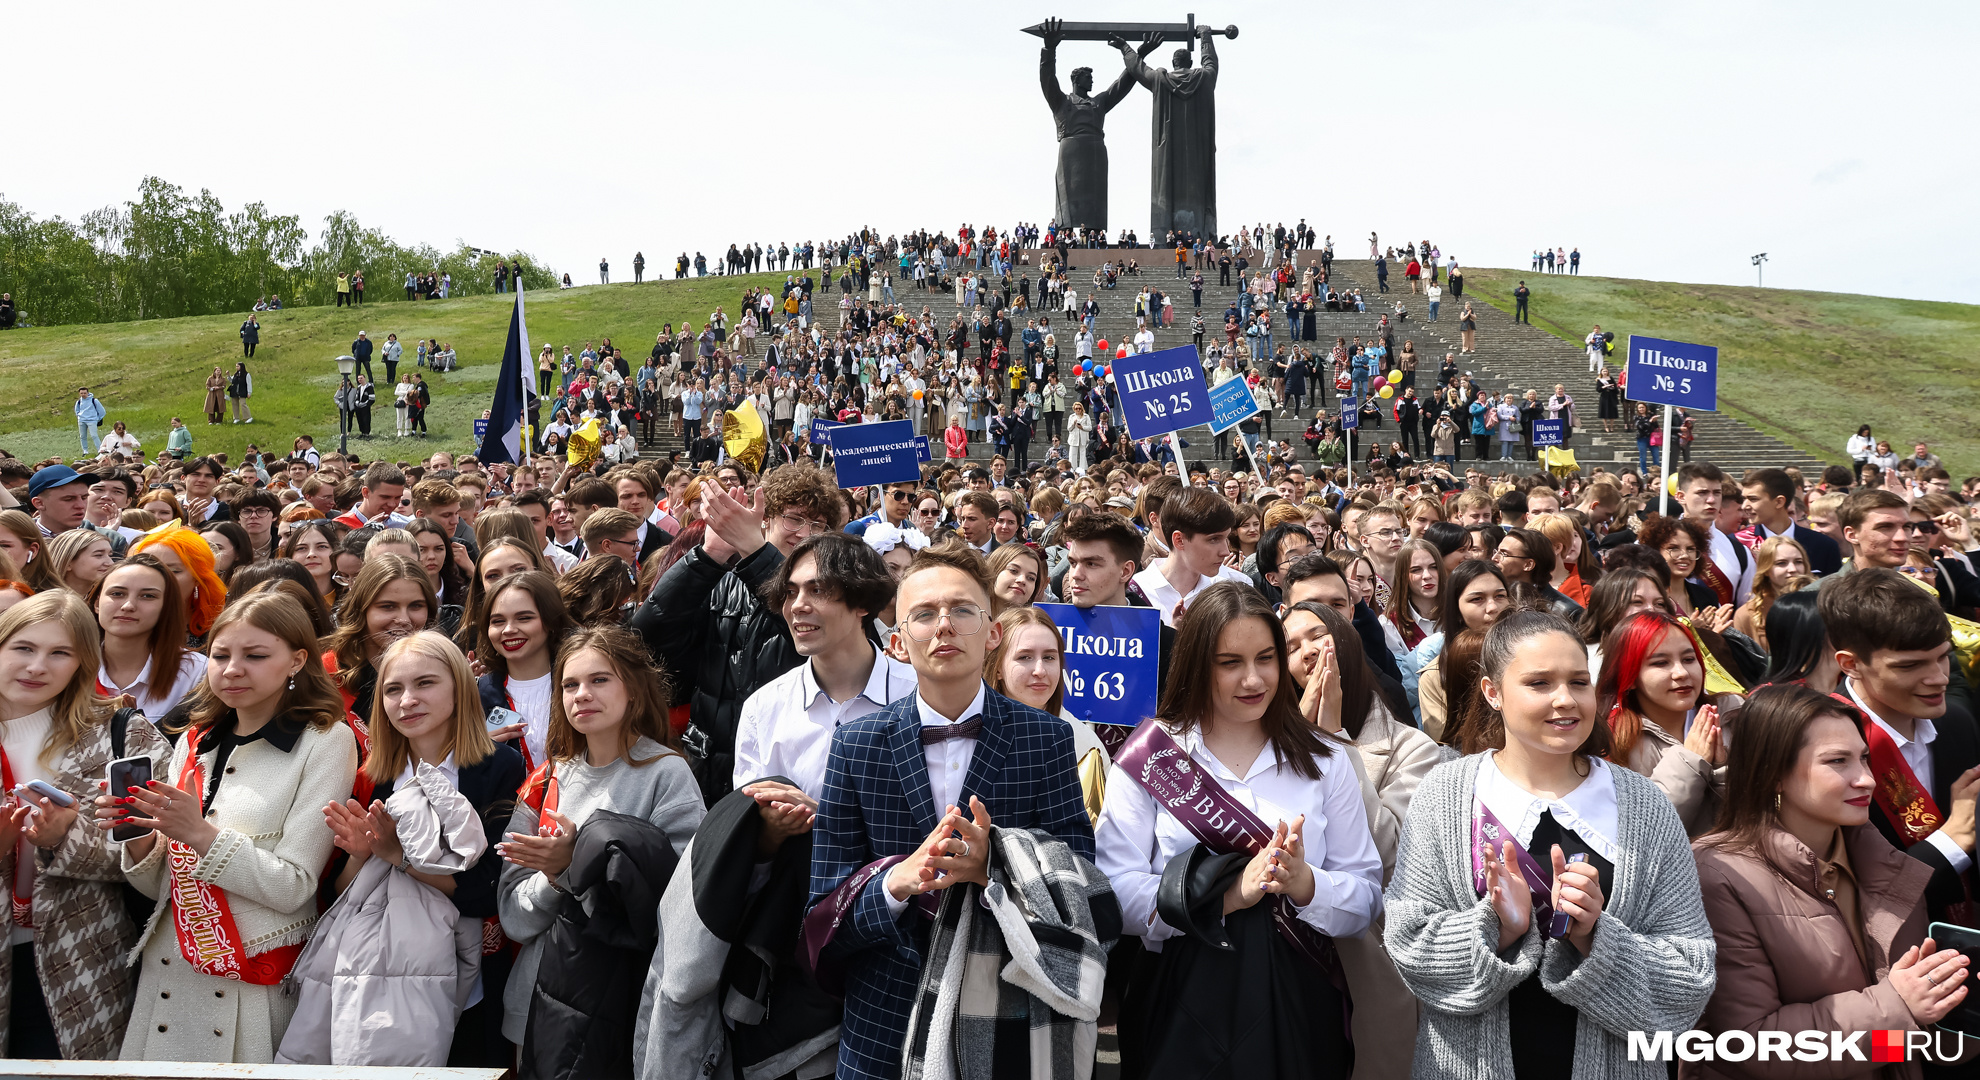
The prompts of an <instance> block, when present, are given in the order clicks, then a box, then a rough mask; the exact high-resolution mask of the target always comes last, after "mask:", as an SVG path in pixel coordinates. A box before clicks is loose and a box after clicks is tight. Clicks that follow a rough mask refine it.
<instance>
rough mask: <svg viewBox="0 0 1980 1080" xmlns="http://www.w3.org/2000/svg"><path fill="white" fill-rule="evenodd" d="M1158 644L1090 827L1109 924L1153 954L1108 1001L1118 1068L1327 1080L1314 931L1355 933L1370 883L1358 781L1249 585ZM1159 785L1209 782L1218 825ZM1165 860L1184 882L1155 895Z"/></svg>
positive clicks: (1321, 966)
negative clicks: (1119, 1003)
mask: <svg viewBox="0 0 1980 1080" xmlns="http://www.w3.org/2000/svg"><path fill="white" fill-rule="evenodd" d="M1175 650H1176V655H1175V659H1174V661H1173V663H1172V665H1171V667H1170V679H1169V683H1168V685H1167V686H1166V687H1165V688H1164V693H1163V700H1162V705H1161V708H1160V709H1159V710H1157V712H1156V715H1155V716H1154V717H1153V718H1152V719H1151V720H1149V721H1147V722H1144V723H1143V724H1142V725H1141V727H1140V728H1139V729H1137V731H1136V733H1135V735H1134V736H1133V737H1132V738H1130V739H1129V740H1128V742H1127V744H1126V745H1124V746H1123V747H1122V748H1121V751H1120V753H1119V754H1117V755H1116V756H1115V764H1114V768H1113V769H1112V770H1111V771H1110V772H1109V774H1108V777H1107V798H1106V806H1105V808H1104V809H1103V810H1102V811H1101V814H1100V823H1099V825H1098V827H1097V828H1096V829H1095V830H1094V831H1095V838H1096V844H1097V849H1098V857H1097V859H1096V864H1097V865H1098V866H1099V868H1100V870H1101V871H1102V872H1103V873H1105V874H1106V875H1107V876H1108V878H1110V879H1111V880H1112V882H1113V886H1114V893H1115V895H1116V896H1117V897H1118V898H1119V900H1120V905H1121V912H1122V915H1123V917H1124V920H1125V923H1126V925H1125V928H1124V933H1127V934H1130V935H1134V936H1138V937H1140V938H1141V939H1142V941H1143V943H1144V945H1145V946H1146V947H1147V948H1148V950H1149V951H1150V952H1153V953H1156V954H1157V955H1156V956H1155V958H1154V961H1153V963H1152V964H1151V965H1150V967H1149V969H1148V971H1147V977H1146V978H1143V979H1140V980H1137V981H1136V983H1135V984H1134V985H1133V986H1131V987H1130V988H1129V991H1128V996H1127V1000H1126V1002H1125V1003H1124V1005H1123V1007H1122V1014H1121V1027H1122V1031H1121V1047H1122V1050H1123V1052H1124V1055H1125V1056H1124V1058H1123V1061H1122V1071H1123V1073H1124V1074H1126V1075H1131V1076H1155V1077H1168V1076H1175V1077H1198V1076H1204V1075H1210V1074H1213V1073H1217V1072H1220V1071H1224V1070H1227V1069H1229V1068H1231V1067H1232V1062H1233V1060H1234V1057H1233V1055H1237V1058H1236V1059H1237V1060H1242V1061H1243V1062H1245V1063H1246V1071H1248V1072H1258V1073H1262V1074H1264V1075H1289V1074H1292V1073H1298V1074H1300V1075H1304V1076H1319V1077H1344V1076H1346V1075H1348V1071H1349V1068H1350V1063H1351V1061H1352V1056H1351V1050H1350V1046H1349V1043H1348V1041H1347V1040H1348V1032H1347V1030H1346V1026H1345V1023H1344V1018H1343V1017H1344V1014H1343V1009H1342V1006H1343V1004H1344V1002H1343V1000H1342V996H1341V993H1340V991H1339V990H1337V989H1336V988H1335V987H1336V985H1337V983H1338V980H1339V979H1340V971H1339V959H1338V953H1337V952H1336V951H1335V949H1334V947H1333V942H1332V940H1331V938H1333V937H1351V936H1354V935H1356V934H1360V933H1361V932H1362V931H1363V930H1365V929H1366V928H1367V927H1368V925H1369V923H1370V921H1371V920H1372V919H1373V917H1374V915H1375V911H1376V907H1377V905H1378V903H1379V896H1378V891H1379V882H1380V880H1381V856H1380V854H1379V852H1378V851H1377V850H1376V848H1375V843H1374V840H1373V838H1372V836H1371V834H1370V831H1369V825H1368V816H1367V811H1366V809H1365V808H1364V806H1363V804H1362V799H1361V784H1360V781H1359V779H1358V778H1357V777H1356V775H1355V770H1354V768H1353V765H1352V763H1351V762H1349V761H1348V760H1347V759H1346V757H1345V756H1344V755H1343V754H1342V753H1341V750H1342V748H1341V747H1340V746H1339V744H1338V743H1335V742H1334V741H1333V740H1332V739H1331V738H1329V737H1328V736H1326V735H1323V734H1322V733H1321V732H1320V731H1318V730H1317V729H1316V728H1315V727H1314V726H1313V725H1312V724H1309V723H1308V722H1307V721H1306V720H1305V718H1304V717H1303V716H1302V715H1301V714H1300V708H1299V697H1300V693H1299V688H1298V684H1297V683H1295V682H1294V680H1293V675H1292V671H1291V669H1290V667H1289V665H1288V663H1287V658H1286V656H1287V654H1286V637H1285V631H1284V629H1283V628H1282V627H1281V626H1280V624H1279V621H1278V619H1276V618H1275V617H1274V616H1273V613H1272V608H1271V606H1270V605H1269V604H1267V603H1266V601H1265V598H1264V597H1263V596H1262V595H1261V594H1259V592H1258V591H1257V590H1255V589H1252V588H1250V587H1248V586H1241V585H1237V584H1231V583H1226V584H1221V585H1213V586H1211V587H1210V588H1208V589H1206V590H1204V591H1203V592H1202V593H1201V594H1199V595H1198V597H1197V598H1196V599H1195V600H1194V601H1193V602H1192V603H1191V604H1190V607H1189V610H1188V612H1187V614H1185V615H1184V617H1183V619H1182V625H1181V626H1180V627H1179V628H1178V632H1177V635H1176V646H1175ZM1184 766H1188V767H1189V768H1187V769H1185V768H1184ZM1173 780H1180V781H1182V782H1184V783H1185V784H1198V785H1200V786H1202V787H1206V788H1208V787H1214V788H1216V789H1217V794H1218V795H1219V796H1220V797H1219V799H1218V801H1219V802H1220V803H1221V804H1222V808H1223V810H1224V813H1225V815H1227V816H1226V817H1225V818H1224V819H1223V820H1222V822H1221V825H1222V827H1221V828H1220V827H1219V826H1218V825H1217V824H1213V819H1212V818H1210V817H1209V816H1208V815H1207V814H1205V813H1203V812H1201V811H1197V810H1194V809H1193V806H1194V805H1195V804H1193V803H1190V802H1187V801H1183V802H1181V803H1177V802H1176V801H1175V800H1172V799H1164V798H1158V797H1156V795H1155V794H1154V791H1155V790H1158V789H1159V788H1160V787H1161V786H1162V785H1163V784H1165V783H1166V782H1169V781H1173ZM1144 783H1147V784H1149V785H1150V786H1148V787H1144V786H1143V784H1144ZM1233 819H1234V820H1233ZM1309 837H1310V838H1312V842H1311V843H1308V842H1307V838H1309ZM1309 852H1310V853H1311V854H1312V856H1313V861H1312V862H1311V863H1309V862H1308V854H1309ZM1172 865H1173V867H1174V871H1173V872H1176V873H1184V872H1185V868H1187V871H1191V872H1188V874H1187V877H1188V881H1189V883H1190V886H1193V887H1190V886H1186V887H1185V889H1184V892H1185V895H1184V896H1183V897H1181V898H1180V899H1179V900H1176V901H1165V900H1164V899H1159V898H1158V897H1157V891H1158V885H1159V884H1160V882H1161V881H1162V879H1163V877H1164V876H1165V873H1167V872H1170V871H1171V867H1172ZM1220 914H1221V916H1222V924H1223V925H1222V926H1221V927H1220V926H1218V925H1217V922H1218V916H1219V915H1220Z"/></svg>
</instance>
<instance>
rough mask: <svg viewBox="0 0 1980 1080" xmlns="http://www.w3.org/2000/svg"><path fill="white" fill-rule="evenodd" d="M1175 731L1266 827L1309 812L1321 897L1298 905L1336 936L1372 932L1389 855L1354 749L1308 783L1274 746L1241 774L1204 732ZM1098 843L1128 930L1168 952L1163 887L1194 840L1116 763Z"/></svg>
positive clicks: (1324, 764) (1310, 855) (1309, 844)
mask: <svg viewBox="0 0 1980 1080" xmlns="http://www.w3.org/2000/svg"><path fill="white" fill-rule="evenodd" d="M1170 735H1171V736H1173V737H1175V739H1176V742H1177V743H1178V744H1179V745H1180V746H1181V747H1182V748H1183V750H1184V751H1185V752H1187V753H1188V754H1189V756H1190V760H1191V761H1192V762H1194V763H1195V764H1196V765H1197V766H1198V767H1200V768H1202V769H1204V770H1205V771H1206V772H1207V773H1208V774H1209V775H1210V776H1211V777H1214V778H1215V779H1216V781H1217V782H1218V783H1219V784H1221V785H1223V788H1224V790H1225V791H1227V792H1229V793H1230V794H1231V797H1232V798H1233V799H1236V800H1237V801H1238V802H1240V803H1242V804H1243V805H1244V806H1245V808H1246V809H1249V810H1250V811H1251V812H1252V813H1254V814H1256V815H1257V816H1258V818H1259V819H1260V820H1261V821H1263V822H1265V824H1266V826H1267V827H1271V826H1275V825H1277V824H1278V823H1279V822H1281V821H1284V822H1287V823H1290V822H1291V821H1292V820H1293V819H1294V818H1296V817H1298V816H1299V815H1301V814H1305V815H1306V826H1305V829H1304V837H1303V839H1304V841H1305V844H1306V862H1307V865H1309V866H1310V867H1312V869H1313V899H1312V901H1311V902H1309V903H1308V904H1307V905H1306V906H1305V907H1303V908H1299V909H1298V911H1299V917H1300V919H1301V920H1302V921H1304V922H1306V923H1307V924H1308V925H1310V926H1312V927H1313V928H1314V929H1316V930H1318V931H1320V932H1321V933H1323V934H1329V935H1332V936H1335V937H1353V936H1355V935H1358V934H1360V933H1361V932H1362V931H1363V930H1366V929H1367V928H1368V925H1369V924H1370V923H1371V922H1373V921H1374V918H1375V914H1376V912H1377V911H1379V910H1380V909H1381V906H1382V857H1381V854H1380V853H1379V852H1378V851H1377V850H1376V848H1375V838H1374V836H1373V835H1372V834H1371V833H1370V831H1369V826H1368V812H1367V810H1366V809H1365V808H1364V806H1363V804H1362V801H1361V782H1360V780H1359V779H1358V778H1357V777H1356V775H1355V771H1354V766H1353V764H1352V763H1351V762H1350V761H1349V760H1348V757H1347V755H1348V754H1352V753H1354V752H1355V751H1354V749H1353V748H1352V747H1348V746H1337V747H1336V749H1335V752H1334V753H1333V754H1332V755H1331V756H1329V757H1327V758H1324V759H1322V760H1321V761H1320V762H1319V765H1320V778H1319V779H1318V780H1309V779H1307V778H1306V777H1303V776H1301V775H1299V774H1298V773H1297V772H1295V771H1293V769H1292V768H1291V767H1290V766H1287V765H1285V764H1283V763H1282V762H1281V760H1280V758H1279V755H1278V751H1277V750H1276V749H1274V748H1273V747H1272V746H1271V745H1270V744H1267V745H1266V747H1265V749H1264V750H1262V751H1260V752H1259V754H1258V759H1257V760H1256V761H1253V762H1252V763H1251V766H1250V768H1249V769H1248V770H1246V775H1244V776H1242V777H1240V776H1238V775H1237V774H1235V773H1233V772H1232V771H1231V770H1230V769H1229V768H1227V767H1225V765H1224V763H1223V762H1222V761H1220V760H1218V759H1217V757H1216V755H1214V754H1211V753H1210V752H1209V751H1208V750H1206V749H1204V747H1203V737H1202V735H1201V734H1200V733H1199V732H1196V731H1191V732H1189V733H1188V734H1186V735H1180V736H1178V735H1175V732H1174V731H1173V730H1171V731H1170ZM1094 842H1095V844H1096V846H1097V848H1098V856H1099V857H1098V859H1097V860H1096V863H1097V865H1098V866H1099V868H1100V872H1101V873H1103V874H1106V875H1107V877H1108V879H1109V880H1111V881H1112V882H1113V885H1114V894H1115V895H1116V896H1117V897H1119V899H1120V903H1121V913H1122V915H1123V916H1124V917H1125V920H1126V923H1127V926H1126V932H1127V933H1130V934H1139V935H1140V936H1141V939H1142V941H1143V943H1144V944H1145V945H1147V946H1148V948H1149V949H1151V950H1153V951H1156V952H1160V951H1161V944H1160V943H1161V942H1162V941H1163V940H1165V939H1167V938H1170V937H1174V936H1175V934H1176V930H1175V929H1174V928H1173V927H1171V926H1169V925H1168V924H1167V923H1165V922H1163V921H1162V918H1161V916H1159V915H1157V914H1156V907H1155V892H1156V887H1157V886H1158V885H1159V884H1160V883H1161V880H1162V871H1163V869H1164V868H1166V867H1167V866H1168V865H1169V860H1171V859H1173V858H1175V857H1176V856H1177V855H1180V854H1182V853H1184V852H1186V851H1188V850H1189V849H1190V848H1192V847H1194V846H1195V845H1196V843H1197V840H1196V837H1195V836H1194V835H1192V834H1191V833H1190V831H1189V830H1188V829H1186V828H1184V827H1183V824H1182V823H1181V822H1180V821H1178V820H1176V818H1175V817H1174V816H1173V815H1171V814H1169V813H1168V812H1167V811H1166V810H1164V809H1162V808H1161V807H1160V806H1159V805H1157V804H1156V802H1155V800H1154V798H1153V797H1152V796H1150V795H1149V794H1148V792H1147V790H1146V789H1144V788H1143V787H1142V786H1141V785H1140V784H1139V783H1137V782H1136V781H1135V780H1134V779H1133V778H1132V777H1130V776H1129V775H1128V774H1127V773H1126V772H1125V771H1124V770H1122V769H1121V767H1120V766H1119V765H1114V766H1112V767H1111V768H1109V769H1108V770H1107V798H1106V802H1105V804H1104V805H1103V806H1102V808H1101V810H1100V821H1099V823H1098V824H1097V825H1095V826H1094Z"/></svg>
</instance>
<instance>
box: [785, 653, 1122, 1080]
mask: <svg viewBox="0 0 1980 1080" xmlns="http://www.w3.org/2000/svg"><path fill="white" fill-rule="evenodd" d="M915 700H916V699H915V696H914V695H912V694H910V695H909V696H907V697H904V698H902V699H900V700H899V701H896V702H894V703H893V704H891V705H889V706H887V707H886V708H885V709H883V710H881V711H880V712H877V713H874V714H873V715H872V716H869V717H866V718H865V719H862V720H856V721H853V722H852V723H849V724H845V725H843V726H841V727H840V728H839V729H838V730H837V731H835V732H833V734H832V756H831V759H830V763H829V764H828V765H827V767H826V770H825V791H824V795H823V797H822V798H820V800H819V805H818V817H817V823H816V825H815V826H814V828H813V832H812V849H811V850H812V854H811V904H812V905H814V906H815V905H816V904H817V903H818V902H819V901H820V900H823V899H824V898H825V897H826V896H828V895H830V893H831V892H832V890H834V889H836V888H838V887H839V885H840V883H841V882H843V881H845V880H846V879H847V878H848V877H851V876H852V875H853V873H854V872H855V871H857V870H859V868H860V867H862V866H865V865H866V864H868V863H870V862H873V861H874V860H876V859H881V858H885V857H887V856H889V855H908V854H912V853H913V852H914V850H915V849H916V848H917V847H919V846H921V842H922V841H923V840H924V839H926V838H927V837H928V834H929V833H930V832H932V831H934V829H935V824H936V822H938V821H939V820H941V819H940V816H939V808H938V807H937V806H936V805H935V800H934V796H933V795H932V794H931V789H930V787H929V784H928V759H927V757H926V755H924V754H923V753H922V750H921V717H920V714H919V711H918V710H917V709H916V707H915ZM971 795H975V796H977V797H979V798H981V799H982V800H983V804H984V806H985V807H986V808H987V809H988V810H989V813H990V819H991V821H992V822H993V823H994V824H995V825H997V826H998V827H1000V828H1016V829H1044V830H1045V831H1047V832H1049V833H1051V834H1052V835H1053V836H1056V837H1058V838H1059V839H1061V840H1063V841H1065V842H1066V845H1067V846H1068V847H1070V848H1071V849H1072V850H1073V852H1074V854H1077V855H1078V856H1080V857H1081V858H1083V859H1089V860H1090V859H1092V858H1093V857H1094V849H1093V826H1092V824H1091V822H1090V821H1089V820H1088V818H1087V816H1086V807H1085V804H1084V802H1083V801H1082V799H1081V795H1080V789H1079V772H1078V768H1077V766H1076V765H1075V763H1074V759H1073V736H1072V728H1071V727H1070V726H1069V725H1067V723H1066V722H1065V721H1064V720H1061V719H1059V718H1058V717H1056V716H1052V715H1050V714H1048V713H1044V712H1041V711H1039V710H1037V709H1034V708H1032V707H1030V706H1029V705H1023V704H1020V703H1018V702H1015V701H1012V700H1011V699H1009V698H1007V697H1004V696H1003V695H1001V694H998V693H997V692H995V691H994V690H988V691H986V692H985V693H984V698H983V730H982V732H981V733H980V734H979V735H978V737H977V741H976V750H975V752H974V754H972V755H971V757H970V763H969V773H968V775H967V776H965V777H964V779H963V785H962V793H961V797H960V800H959V801H960V802H961V803H962V804H963V805H965V806H966V805H967V804H968V802H969V797H970V796H971ZM884 881H885V878H884V877H878V878H875V879H874V880H873V881H872V882H871V883H869V884H868V885H867V887H866V888H865V889H864V890H863V891H862V892H861V893H860V895H859V898H858V900H856V901H855V902H854V904H853V907H852V910H851V914H850V916H849V917H848V918H847V919H846V921H845V923H844V925H842V926H841V927H840V929H839V932H838V935H837V936H836V937H835V938H834V940H833V943H832V946H831V948H830V949H828V950H827V956H828V957H830V958H831V959H833V960H835V961H836V962H838V963H839V964H840V965H841V966H842V967H843V969H844V971H845V976H846V980H845V986H846V1017H845V1023H844V1026H843V1027H842V1029H841V1031H840V1037H839V1068H838V1075H839V1077H841V1078H842V1080H844V1078H853V1077H877V1078H887V1080H892V1078H893V1077H897V1076H899V1075H900V1070H901V1046H902V1044H903V1043H904V1042H905V1040H906V1039H907V1031H908V1013H909V1010H910V1009H911V1008H912V1007H913V1005H914V993H915V987H916V985H917V983H918V981H919V980H920V978H921V964H922V950H923V949H924V948H926V947H927V944H928V931H929V927H930V926H931V925H932V924H931V923H930V922H929V921H928V920H927V919H926V918H925V917H924V916H922V915H921V914H920V913H919V911H918V909H916V908H914V907H912V906H910V907H909V908H908V909H907V910H906V911H904V912H902V913H901V917H900V918H899V919H895V918H893V917H892V916H890V915H889V914H888V911H887V898H886V890H885V888H884V887H883V882H884Z"/></svg>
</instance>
